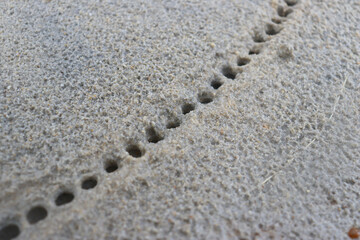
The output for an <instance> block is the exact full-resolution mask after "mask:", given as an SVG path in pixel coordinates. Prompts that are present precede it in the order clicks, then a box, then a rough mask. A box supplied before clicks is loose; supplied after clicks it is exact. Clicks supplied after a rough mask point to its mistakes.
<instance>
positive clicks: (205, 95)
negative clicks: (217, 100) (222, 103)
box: [198, 92, 214, 104]
mask: <svg viewBox="0 0 360 240" xmlns="http://www.w3.org/2000/svg"><path fill="white" fill-rule="evenodd" d="M198 99H199V102H200V103H202V104H208V103H211V102H212V101H213V100H214V96H213V94H212V93H211V92H202V93H200V94H199V96H198Z"/></svg>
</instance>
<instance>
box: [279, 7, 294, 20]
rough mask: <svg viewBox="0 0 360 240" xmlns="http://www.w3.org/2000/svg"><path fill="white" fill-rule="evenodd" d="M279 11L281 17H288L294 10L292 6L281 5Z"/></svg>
mask: <svg viewBox="0 0 360 240" xmlns="http://www.w3.org/2000/svg"><path fill="white" fill-rule="evenodd" d="M277 12H278V14H279V16H280V17H287V16H288V15H289V14H290V13H292V12H293V10H292V9H291V8H284V7H283V6H279V7H278V9H277Z"/></svg>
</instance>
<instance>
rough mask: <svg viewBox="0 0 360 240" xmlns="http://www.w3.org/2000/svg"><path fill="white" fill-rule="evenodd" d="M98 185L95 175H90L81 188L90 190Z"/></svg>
mask: <svg viewBox="0 0 360 240" xmlns="http://www.w3.org/2000/svg"><path fill="white" fill-rule="evenodd" d="M96 185H97V180H96V179H95V178H94V177H89V178H87V179H85V180H84V181H83V182H82V184H81V188H82V189H85V190H89V189H92V188H94V187H96Z"/></svg>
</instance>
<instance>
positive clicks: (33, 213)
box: [26, 206, 48, 224]
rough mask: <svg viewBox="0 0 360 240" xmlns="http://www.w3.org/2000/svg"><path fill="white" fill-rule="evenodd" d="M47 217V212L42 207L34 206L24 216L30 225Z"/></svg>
mask: <svg viewBox="0 0 360 240" xmlns="http://www.w3.org/2000/svg"><path fill="white" fill-rule="evenodd" d="M47 215H48V212H47V210H46V209H45V208H44V207H42V206H36V207H33V208H31V209H30V211H29V212H28V213H27V215H26V218H27V220H28V222H29V223H30V224H35V223H37V222H39V221H41V220H43V219H45V218H46V217H47Z"/></svg>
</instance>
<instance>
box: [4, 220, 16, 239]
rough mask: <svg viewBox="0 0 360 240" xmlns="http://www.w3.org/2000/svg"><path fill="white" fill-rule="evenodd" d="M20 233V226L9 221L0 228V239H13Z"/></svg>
mask: <svg viewBox="0 0 360 240" xmlns="http://www.w3.org/2000/svg"><path fill="white" fill-rule="evenodd" d="M19 235H20V228H19V226H18V225H16V224H13V223H10V224H8V225H6V226H4V227H3V228H1V230H0V239H1V240H10V239H14V238H16V237H17V236H19Z"/></svg>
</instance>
